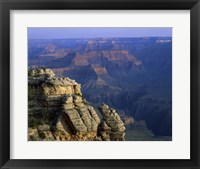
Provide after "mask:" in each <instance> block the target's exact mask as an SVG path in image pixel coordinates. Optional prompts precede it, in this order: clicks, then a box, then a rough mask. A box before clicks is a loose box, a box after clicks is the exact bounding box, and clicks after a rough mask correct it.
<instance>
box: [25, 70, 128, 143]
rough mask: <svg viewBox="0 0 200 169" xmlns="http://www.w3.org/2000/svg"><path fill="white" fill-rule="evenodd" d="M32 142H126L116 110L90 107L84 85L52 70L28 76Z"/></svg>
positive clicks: (30, 73)
mask: <svg viewBox="0 0 200 169" xmlns="http://www.w3.org/2000/svg"><path fill="white" fill-rule="evenodd" d="M28 76H29V77H28V127H29V128H28V139H29V141H43V140H45V141H53V140H60V141H66V140H68V141H75V140H77V141H81V140H82V141H123V140H125V139H124V136H125V126H124V123H123V122H122V120H121V118H120V116H119V115H118V113H117V112H116V110H115V109H113V108H110V107H109V106H108V105H106V104H102V105H100V106H99V111H100V114H101V115H102V117H99V115H98V114H97V111H96V110H95V109H94V108H93V107H92V106H91V105H89V104H88V102H87V101H86V100H85V99H84V98H83V95H82V93H81V85H80V84H78V83H77V82H75V80H72V79H69V78H58V77H55V75H54V73H53V71H52V70H50V69H37V70H29V72H28Z"/></svg>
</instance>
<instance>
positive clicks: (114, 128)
mask: <svg viewBox="0 0 200 169" xmlns="http://www.w3.org/2000/svg"><path fill="white" fill-rule="evenodd" d="M99 110H100V111H101V114H102V116H103V120H102V121H101V124H100V134H101V136H102V139H103V140H105V141H110V140H111V141H124V140H125V138H124V136H125V133H124V131H125V129H126V128H125V126H124V123H123V122H122V120H121V118H120V116H119V115H118V113H117V112H116V110H115V109H113V108H110V107H109V106H108V105H106V104H102V105H101V106H99Z"/></svg>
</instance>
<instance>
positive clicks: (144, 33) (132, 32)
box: [28, 27, 172, 39]
mask: <svg viewBox="0 0 200 169" xmlns="http://www.w3.org/2000/svg"><path fill="white" fill-rule="evenodd" d="M96 37H172V28H52V27H51V28H28V39H67V38H69V39H70V38H96Z"/></svg>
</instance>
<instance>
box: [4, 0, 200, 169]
mask: <svg viewBox="0 0 200 169" xmlns="http://www.w3.org/2000/svg"><path fill="white" fill-rule="evenodd" d="M63 9H70V10H71V9H89V10H90V9H93V10H94V9H95V10H99V9H103V10H108V9H110V10H115V9H120V10H121V9H123V10H139V9H142V10H153V9H155V10H167V9H171V10H172V9H176V10H190V12H191V13H190V19H191V22H190V28H191V34H190V35H191V44H190V47H191V54H190V56H191V57H190V64H191V65H190V66H191V70H190V71H191V79H190V84H191V89H190V93H191V96H190V105H191V110H190V115H191V126H190V128H191V138H190V141H191V146H190V148H191V159H189V160H158V159H157V160H156V159H155V160H142V159H141V160H104V159H98V160H90V159H85V160H77V159H73V160H37V159H35V160H17V159H10V106H12V105H10V10H63ZM0 12H1V14H0V17H1V18H0V37H2V38H0V52H1V54H0V82H1V83H0V92H1V93H0V138H1V139H0V167H1V168H2V169H8V168H13V169H14V168H18V169H21V168H23V169H25V168H32V169H33V168H40V169H45V168H74V169H78V168H82V169H86V168H96V169H101V168H140V169H142V168H148V169H150V168H152V169H153V168H161V169H162V168H163V169H164V168H165V169H166V168H171V169H172V168H173V169H174V168H180V169H186V168H187V169H189V168H190V169H197V168H200V123H199V121H200V111H199V108H200V106H199V105H200V104H198V103H199V97H200V88H199V84H200V69H199V67H200V66H199V67H198V65H200V59H199V58H198V57H199V54H200V46H199V42H200V31H199V30H200V3H199V1H198V0H95V1H92V0H0ZM180 118H181V117H180ZM180 120H181V119H180Z"/></svg>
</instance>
